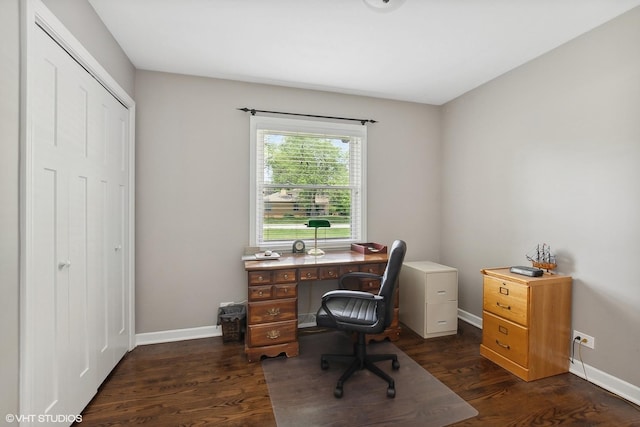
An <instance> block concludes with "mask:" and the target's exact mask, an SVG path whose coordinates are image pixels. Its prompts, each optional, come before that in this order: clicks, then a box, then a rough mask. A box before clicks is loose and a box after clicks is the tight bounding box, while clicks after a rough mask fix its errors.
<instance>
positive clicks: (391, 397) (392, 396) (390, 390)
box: [387, 387, 396, 399]
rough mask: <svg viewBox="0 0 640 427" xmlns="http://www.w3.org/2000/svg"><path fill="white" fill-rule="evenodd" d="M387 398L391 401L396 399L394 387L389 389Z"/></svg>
mask: <svg viewBox="0 0 640 427" xmlns="http://www.w3.org/2000/svg"><path fill="white" fill-rule="evenodd" d="M387 397H388V398H390V399H393V398H394V397H396V389H395V388H392V387H389V388H388V389H387Z"/></svg>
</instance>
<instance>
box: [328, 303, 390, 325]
mask: <svg viewBox="0 0 640 427" xmlns="http://www.w3.org/2000/svg"><path fill="white" fill-rule="evenodd" d="M376 305H377V301H374V300H359V299H354V298H334V299H331V300H330V301H328V302H327V307H329V310H331V312H332V313H333V315H334V316H335V318H336V320H338V321H339V322H347V323H350V324H357V325H363V326H375V325H376V324H377V323H378V322H379V319H378V316H377V314H376ZM316 323H317V325H318V326H322V327H325V328H331V327H334V328H335V327H336V321H335V320H334V319H333V318H332V317H330V316H329V314H327V312H326V311H325V310H324V308H322V307H321V308H320V310H319V311H318V313H317V315H316Z"/></svg>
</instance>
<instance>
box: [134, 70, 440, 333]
mask: <svg viewBox="0 0 640 427" xmlns="http://www.w3.org/2000/svg"><path fill="white" fill-rule="evenodd" d="M135 87H136V91H135V99H136V105H137V118H138V121H137V138H136V141H137V156H136V157H137V163H136V171H137V179H136V182H137V186H136V213H137V221H136V244H137V250H136V271H137V274H136V303H137V304H136V331H137V332H138V333H145V332H155V331H164V330H171V329H182V328H192V327H198V326H210V325H214V324H215V323H216V315H217V307H218V304H219V303H220V302H224V301H236V302H238V301H242V300H244V299H246V297H247V288H246V273H245V272H244V270H243V266H242V263H241V262H240V256H241V255H242V253H243V250H244V247H245V246H248V244H249V234H248V233H249V115H248V114H247V113H244V112H241V111H238V110H237V108H239V107H250V108H257V109H264V110H276V111H291V112H302V113H310V114H321V115H331V116H346V117H363V118H372V119H375V120H379V123H376V124H373V125H368V136H369V138H368V212H369V216H368V221H369V223H368V230H369V234H368V237H369V240H371V241H376V242H383V243H386V244H391V243H392V241H393V240H394V239H396V238H402V239H405V240H406V241H407V245H408V254H407V258H408V259H414V260H415V259H434V260H437V257H438V247H439V234H440V232H439V225H438V224H439V222H440V217H439V211H440V210H439V198H440V190H439V188H440V178H439V177H440V166H439V161H438V160H439V157H440V153H439V144H440V135H439V130H438V128H439V121H440V115H439V108H437V107H432V106H427V105H422V104H413V103H406V102H397V101H388V100H381V99H374V98H364V97H357V96H349V95H340V94H334V93H326V92H317V91H309V90H300V89H291V88H283V87H277V86H267V85H259V84H249V83H240V82H231V81H225V80H216V79H207V78H198V77H189V76H182V75H175V74H165V73H157V72H149V71H138V72H137V73H136V82H135ZM301 291H302V292H304V290H301ZM306 299H307V298H306V297H304V296H302V295H301V301H305V300H306ZM317 301H319V298H318V299H317Z"/></svg>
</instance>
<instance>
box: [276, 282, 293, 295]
mask: <svg viewBox="0 0 640 427" xmlns="http://www.w3.org/2000/svg"><path fill="white" fill-rule="evenodd" d="M273 296H274V297H275V298H295V297H297V296H298V285H297V283H287V284H284V283H283V284H278V285H273Z"/></svg>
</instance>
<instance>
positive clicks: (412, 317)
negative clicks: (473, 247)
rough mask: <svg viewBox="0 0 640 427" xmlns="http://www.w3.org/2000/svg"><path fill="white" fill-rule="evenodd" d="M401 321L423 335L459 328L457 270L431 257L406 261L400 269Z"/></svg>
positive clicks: (451, 331)
mask: <svg viewBox="0 0 640 427" xmlns="http://www.w3.org/2000/svg"><path fill="white" fill-rule="evenodd" d="M399 288H400V289H401V292H400V306H401V307H402V310H401V312H400V321H401V322H402V323H404V324H405V325H406V326H408V327H409V328H411V329H412V330H413V331H414V332H416V333H417V334H418V335H420V336H421V337H422V338H433V337H440V336H444V335H454V334H456V333H457V331H458V270H456V269H455V268H452V267H447V266H446V265H441V264H437V263H435V262H430V261H410V262H405V263H404V264H403V265H402V270H400V279H399Z"/></svg>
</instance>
